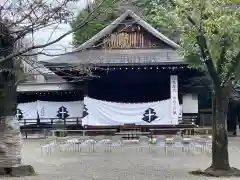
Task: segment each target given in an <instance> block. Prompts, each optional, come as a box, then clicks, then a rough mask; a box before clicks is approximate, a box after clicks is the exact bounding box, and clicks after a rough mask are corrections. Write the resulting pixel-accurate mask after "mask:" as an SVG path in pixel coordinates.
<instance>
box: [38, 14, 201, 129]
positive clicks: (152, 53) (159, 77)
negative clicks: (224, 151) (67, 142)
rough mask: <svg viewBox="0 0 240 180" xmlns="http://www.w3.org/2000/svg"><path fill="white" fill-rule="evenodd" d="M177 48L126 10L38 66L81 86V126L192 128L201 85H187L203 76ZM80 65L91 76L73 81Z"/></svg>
mask: <svg viewBox="0 0 240 180" xmlns="http://www.w3.org/2000/svg"><path fill="white" fill-rule="evenodd" d="M178 48H179V45H178V44H176V43H175V42H173V41H172V40H170V39H169V38H167V37H166V36H164V35H163V34H162V33H161V32H159V31H157V30H156V29H155V28H154V27H152V26H151V25H150V24H148V23H147V22H146V21H144V20H143V19H142V18H141V17H139V16H138V15H137V14H135V13H134V12H133V11H131V10H128V11H126V12H125V13H123V14H122V15H121V16H120V17H119V18H117V19H116V20H115V21H113V22H112V23H111V24H109V25H108V26H107V27H105V28H104V29H103V30H102V31H100V32H99V33H97V34H96V35H94V36H93V37H92V38H90V39H89V40H88V41H86V42H85V43H83V44H82V45H81V46H80V47H78V48H77V49H76V51H75V52H73V53H69V54H66V55H63V56H59V57H57V58H54V59H51V60H48V61H45V62H42V63H43V64H44V66H45V67H47V68H49V69H50V70H52V71H53V72H55V73H56V74H57V75H58V76H61V77H62V78H64V79H65V80H67V81H68V83H70V84H71V85H72V86H79V83H81V84H84V85H83V89H84V91H82V93H83V96H84V110H83V117H82V122H83V125H84V126H85V127H87V128H93V127H94V128H97V127H98V128H100V127H105V128H106V127H113V126H114V127H119V126H122V125H124V124H132V125H134V126H138V127H141V128H145V130H146V129H147V128H153V127H154V128H163V127H165V128H173V127H193V126H195V122H196V119H197V117H198V92H199V87H198V86H193V85H192V86H188V85H189V82H190V81H191V78H192V77H195V76H202V73H201V72H198V71H197V70H196V69H192V68H190V67H189V66H188V64H187V63H186V62H185V61H184V60H183V59H182V58H181V57H180V56H179V55H178V52H177V49H178ZM83 67H88V68H89V69H91V73H92V74H93V75H94V77H93V78H85V79H84V80H83V81H81V82H79V81H76V78H77V77H79V76H82V74H81V73H79V71H80V69H81V68H83Z"/></svg>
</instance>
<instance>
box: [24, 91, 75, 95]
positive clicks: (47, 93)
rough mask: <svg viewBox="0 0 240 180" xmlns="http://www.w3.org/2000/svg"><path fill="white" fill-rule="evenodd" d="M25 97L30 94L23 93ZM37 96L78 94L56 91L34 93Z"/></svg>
mask: <svg viewBox="0 0 240 180" xmlns="http://www.w3.org/2000/svg"><path fill="white" fill-rule="evenodd" d="M22 94H24V95H28V93H22ZM34 94H35V95H52V94H57V95H76V94H77V93H76V92H74V91H71V92H69V91H61V92H57V91H54V92H36V93H34Z"/></svg>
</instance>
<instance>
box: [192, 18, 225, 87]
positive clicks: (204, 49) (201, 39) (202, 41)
mask: <svg viewBox="0 0 240 180" xmlns="http://www.w3.org/2000/svg"><path fill="white" fill-rule="evenodd" d="M187 19H188V21H189V22H190V23H191V24H192V25H193V26H196V23H195V21H194V20H193V19H192V18H191V17H190V16H187ZM196 40H197V44H198V45H199V48H200V51H201V55H202V57H203V60H204V63H205V65H206V66H207V69H208V72H209V75H210V76H211V78H212V80H213V83H214V86H215V87H220V85H221V81H220V78H219V76H218V74H217V70H216V68H215V67H214V64H213V60H212V56H211V54H210V51H209V49H208V46H207V41H206V38H205V36H204V34H203V32H202V30H201V29H200V28H198V35H197V37H196Z"/></svg>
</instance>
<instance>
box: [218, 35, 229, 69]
mask: <svg viewBox="0 0 240 180" xmlns="http://www.w3.org/2000/svg"><path fill="white" fill-rule="evenodd" d="M222 39H223V42H222V45H221V52H220V57H219V59H218V61H217V73H218V74H222V72H223V65H224V63H225V61H226V58H225V55H226V52H227V46H228V40H227V39H226V36H225V35H224V36H223V37H222Z"/></svg>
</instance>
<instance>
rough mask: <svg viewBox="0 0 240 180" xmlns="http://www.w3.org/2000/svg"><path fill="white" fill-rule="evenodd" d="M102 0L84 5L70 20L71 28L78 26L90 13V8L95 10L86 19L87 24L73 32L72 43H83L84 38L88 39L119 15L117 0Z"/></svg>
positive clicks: (76, 44)
mask: <svg viewBox="0 0 240 180" xmlns="http://www.w3.org/2000/svg"><path fill="white" fill-rule="evenodd" d="M101 2H102V1H100V0H96V1H94V3H93V4H92V5H91V7H89V6H88V7H86V8H85V9H83V10H82V11H80V12H79V13H78V15H77V17H76V19H75V20H74V21H72V22H71V26H72V28H74V27H76V26H78V25H79V24H81V23H83V22H84V21H85V20H86V19H87V18H88V17H89V14H90V13H91V9H95V8H96V7H98V8H97V10H96V11H94V13H92V15H91V16H90V19H89V20H87V21H88V24H87V25H86V26H84V27H82V28H81V29H79V30H78V31H76V32H74V34H73V45H74V46H76V47H77V46H78V45H80V44H82V43H84V42H85V41H86V40H88V39H90V38H91V37H92V36H93V35H95V34H97V33H98V32H99V31H101V30H102V29H103V28H104V27H106V26H107V25H108V24H109V23H111V22H112V21H113V20H115V19H116V18H117V17H118V16H119V10H118V9H117V7H118V3H117V2H118V0H115V1H113V0H105V1H104V2H103V3H101Z"/></svg>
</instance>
